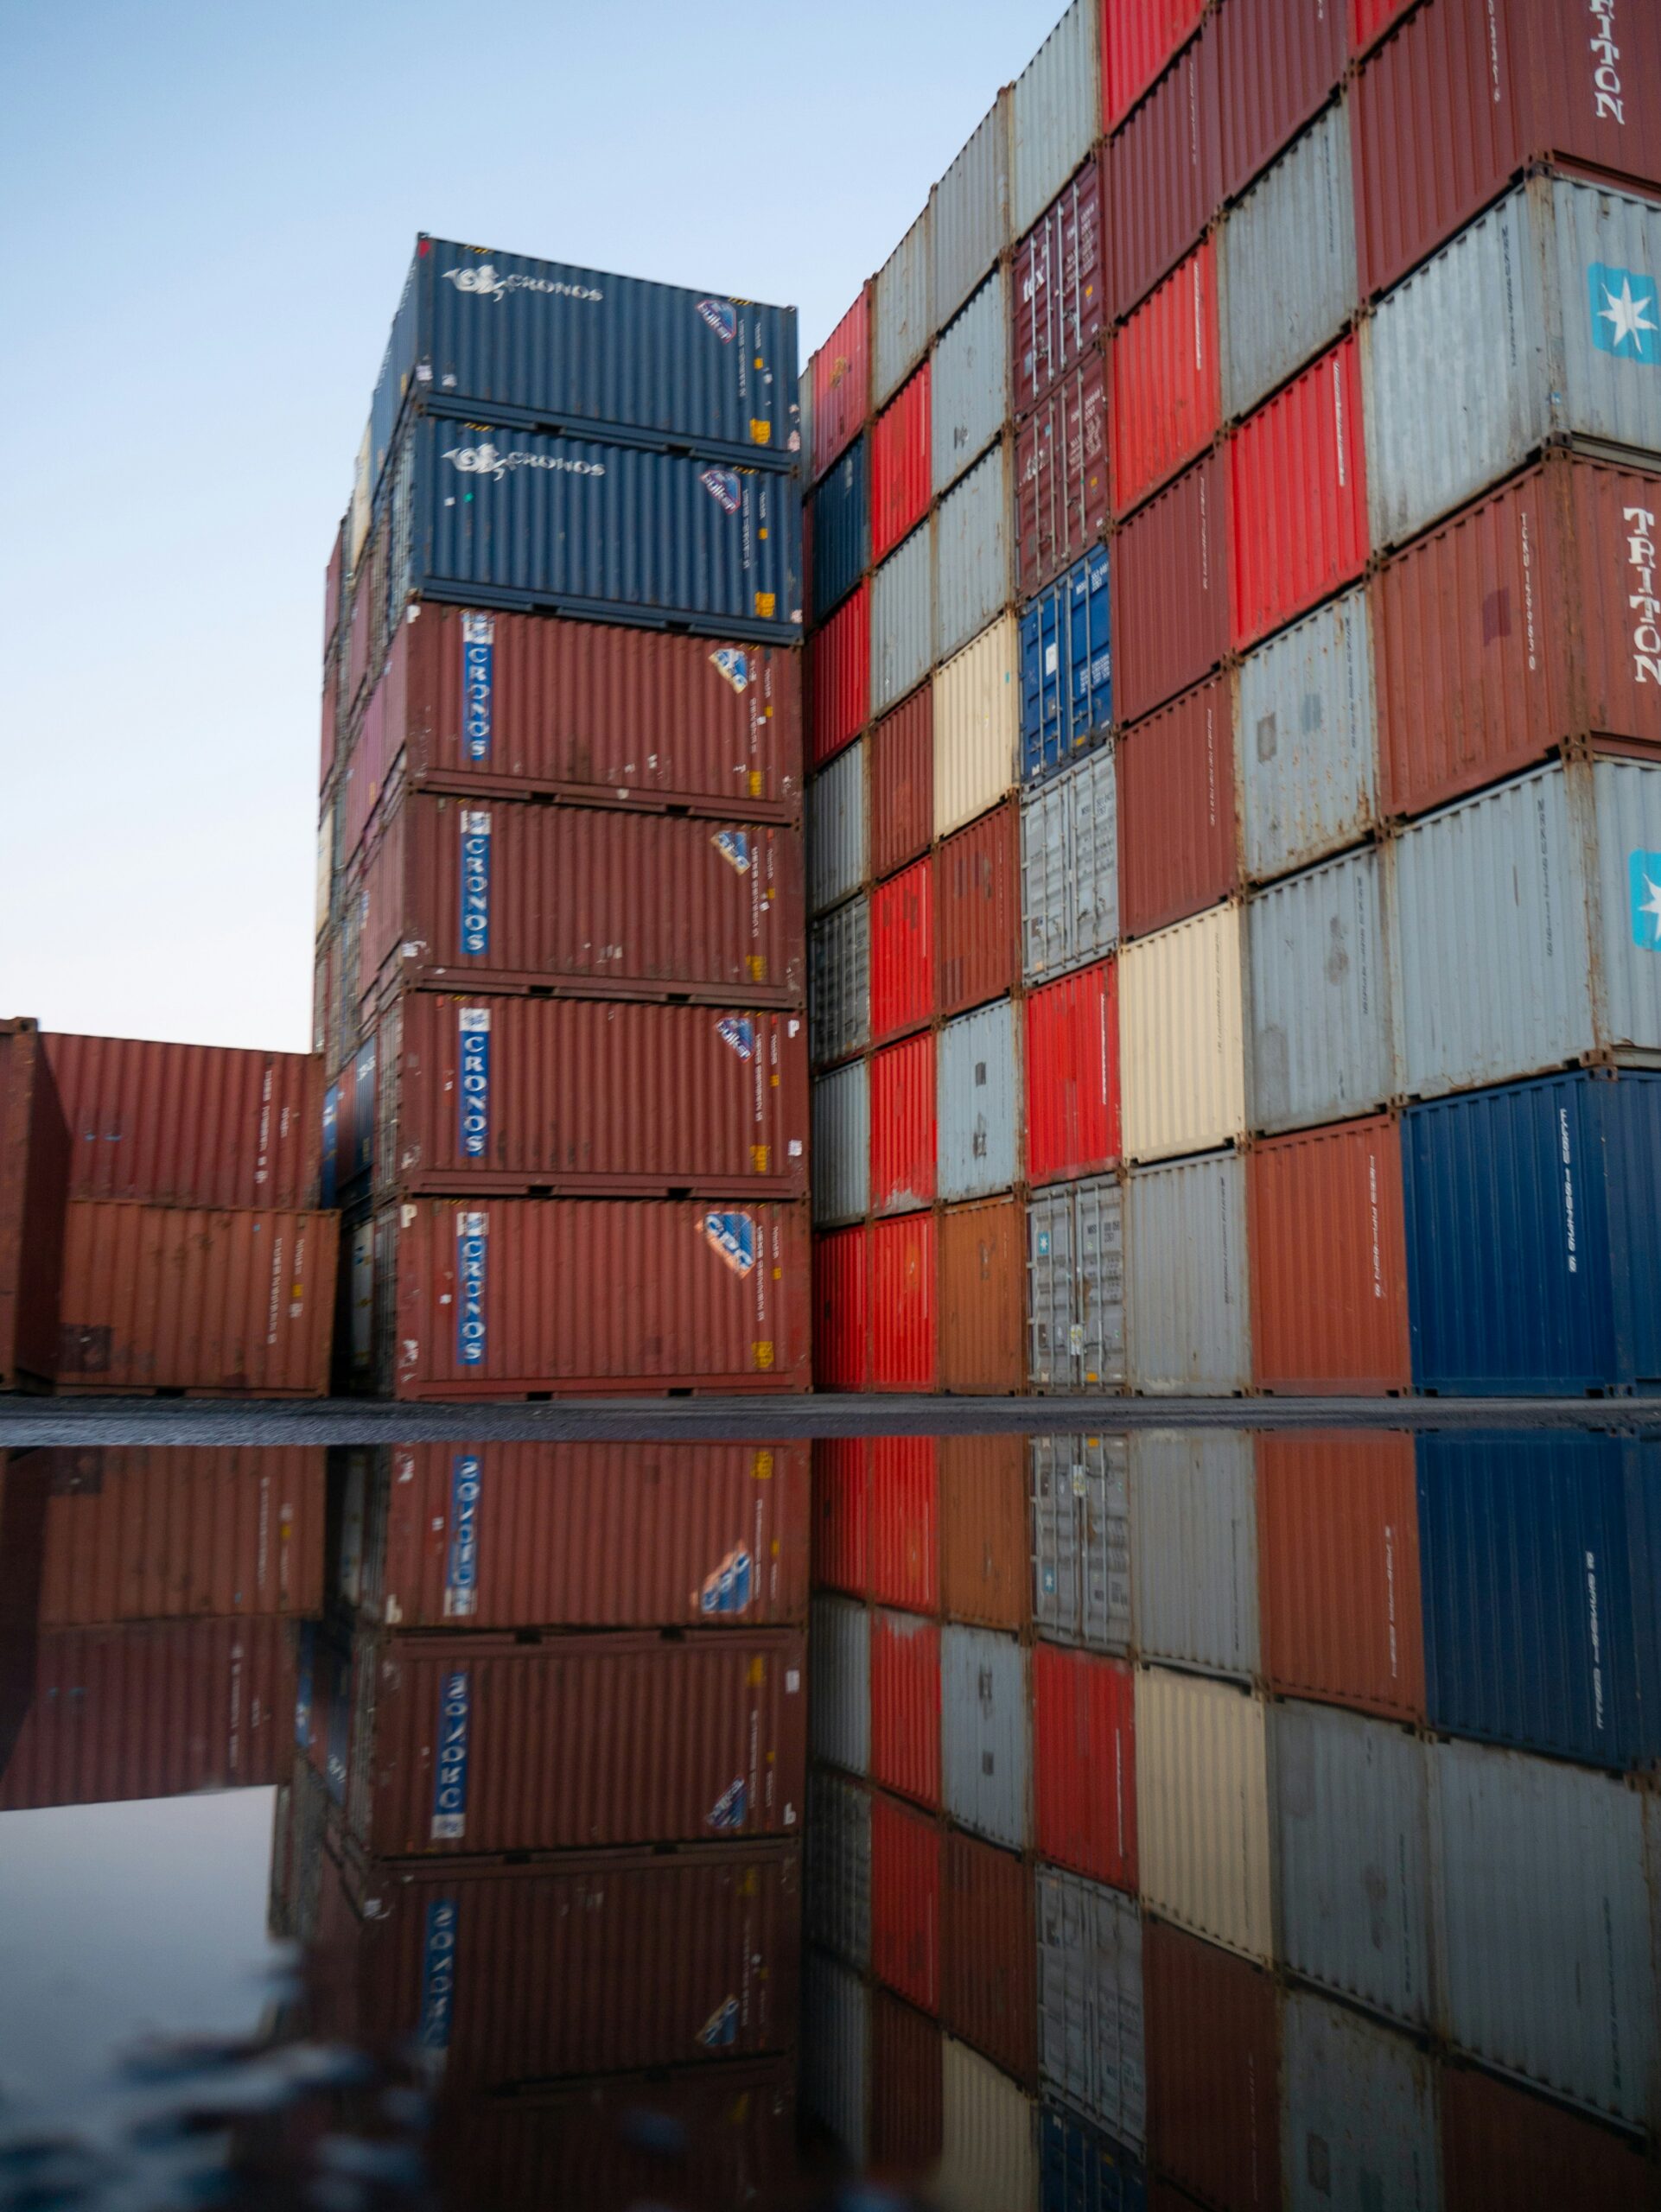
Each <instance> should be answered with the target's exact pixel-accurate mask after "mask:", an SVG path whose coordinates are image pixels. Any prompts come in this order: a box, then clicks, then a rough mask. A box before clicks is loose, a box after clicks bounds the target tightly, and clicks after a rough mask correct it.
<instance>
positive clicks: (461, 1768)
mask: <svg viewBox="0 0 1661 2212" xmlns="http://www.w3.org/2000/svg"><path fill="white" fill-rule="evenodd" d="M472 1719H473V1714H472V1700H471V1698H470V1696H469V1694H468V1672H467V1669H466V1668H465V1667H454V1668H452V1669H450V1671H449V1674H447V1675H445V1677H444V1681H443V1687H442V1688H441V1690H440V1691H439V1694H438V1749H437V1752H436V1757H435V1758H434V1762H433V1818H432V1830H431V1834H432V1840H433V1841H434V1842H435V1843H459V1842H460V1841H461V1839H462V1837H463V1836H465V1835H466V1834H467V1832H468V1735H469V1733H470V1732H471V1728H472Z"/></svg>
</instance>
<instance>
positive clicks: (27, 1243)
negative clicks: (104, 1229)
mask: <svg viewBox="0 0 1661 2212" xmlns="http://www.w3.org/2000/svg"><path fill="white" fill-rule="evenodd" d="M69 1153H70V1142H69V1132H68V1128H67V1125H66V1122H65V1120H64V1114H63V1108H62V1105H61V1103H60V1100H59V1096H58V1086H57V1084H56V1082H55V1080H54V1076H53V1071H52V1066H51V1063H50V1060H49V1058H48V1052H47V1046H46V1040H45V1039H44V1038H43V1037H42V1036H41V1032H40V1027H39V1025H38V1024H37V1023H35V1022H34V1021H31V1020H28V1019H27V1018H26V1017H25V1018H22V1019H19V1020H7V1021H0V1390H16V1389H46V1388H47V1387H48V1385H49V1384H50V1383H51V1380H52V1376H53V1375H54V1371H55V1370H56V1367H57V1363H58V1314H59V1301H60V1292H61V1288H62V1281H63V1237H64V1205H65V1199H66V1197H67V1191H68V1184H69Z"/></svg>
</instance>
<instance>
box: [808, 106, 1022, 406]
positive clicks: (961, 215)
mask: <svg viewBox="0 0 1661 2212" xmlns="http://www.w3.org/2000/svg"><path fill="white" fill-rule="evenodd" d="M1012 104H1013V103H1012V100H1011V96H1010V93H1009V88H1008V86H1006V87H1005V88H1004V90H1003V91H1002V92H1000V93H999V94H998V96H997V98H996V100H994V101H993V103H992V105H991V108H990V111H988V112H987V113H986V114H985V115H983V117H982V118H981V120H980V122H979V123H978V124H977V125H976V127H975V129H974V130H973V131H972V132H971V135H970V137H969V141H968V143H967V144H966V145H964V148H963V149H962V150H961V151H960V152H959V153H958V156H957V158H956V160H955V161H954V162H952V164H951V168H949V169H947V171H946V173H945V175H944V176H943V177H942V178H941V179H940V181H939V183H938V184H937V185H936V186H935V188H934V189H933V191H932V193H931V194H930V195H929V213H930V217H931V222H930V229H931V231H932V233H933V237H932V253H933V269H934V320H935V323H936V326H937V327H940V328H944V327H945V325H946V324H947V323H948V322H950V321H951V318H952V316H953V315H956V314H957V312H958V308H960V307H961V306H962V305H963V303H964V301H965V300H966V299H967V298H968V297H969V296H970V294H971V292H972V291H973V290H974V289H975V288H976V286H977V284H978V283H980V281H981V278H982V277H984V276H985V274H986V272H987V270H989V269H990V268H992V267H993V266H994V264H996V261H997V258H998V256H999V255H1000V254H1001V253H1002V251H1003V249H1004V247H1005V246H1006V245H1009V111H1010V107H1011V105H1012ZM805 381H806V380H804V382H805Z"/></svg>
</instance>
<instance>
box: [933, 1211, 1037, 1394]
mask: <svg viewBox="0 0 1661 2212" xmlns="http://www.w3.org/2000/svg"><path fill="white" fill-rule="evenodd" d="M1026 1317H1027V1210H1026V1208H1025V1206H1024V1205H1022V1204H1021V1201H1020V1200H1019V1199H1018V1198H988V1199H986V1200H984V1201H983V1203H982V1204H980V1205H969V1206H954V1207H953V1208H952V1209H951V1211H950V1212H947V1213H943V1214H942V1215H941V1216H940V1388H941V1389H943V1390H952V1391H958V1392H962V1393H963V1394H964V1395H973V1396H983V1397H984V1396H1002V1395H1009V1394H1014V1393H1018V1392H1019V1391H1020V1390H1021V1388H1022V1387H1023V1385H1024V1383H1025V1382H1026V1377H1027V1318H1026Z"/></svg>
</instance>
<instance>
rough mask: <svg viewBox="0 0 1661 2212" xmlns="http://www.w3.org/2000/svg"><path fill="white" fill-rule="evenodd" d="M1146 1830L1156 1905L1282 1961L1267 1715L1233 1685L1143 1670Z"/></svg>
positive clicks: (1213, 1935)
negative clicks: (1276, 1923) (1275, 1891)
mask: <svg viewBox="0 0 1661 2212" xmlns="http://www.w3.org/2000/svg"><path fill="white" fill-rule="evenodd" d="M1136 1823H1137V1837H1138V1849H1139V1863H1140V1867H1141V1875H1142V1903H1143V1904H1144V1905H1145V1906H1150V1907H1151V1908H1152V1909H1153V1910H1154V1911H1155V1912H1157V1913H1160V1914H1162V1915H1163V1916H1165V1917H1166V1918H1168V1919H1170V1920H1174V1921H1175V1922H1176V1923H1178V1924H1179V1926H1181V1927H1184V1928H1188V1929H1193V1932H1194V1934H1196V1935H1198V1936H1206V1937H1207V1938H1208V1939H1209V1940H1210V1941H1211V1942H1213V1943H1221V1944H1222V1945H1224V1946H1225V1948H1227V1949H1229V1950H1231V1951H1240V1952H1244V1954H1245V1955H1246V1956H1247V1957H1248V1958H1256V1959H1262V1960H1263V1961H1270V1960H1272V1959H1273V1957H1274V1955H1275V1945H1274V1896H1273V1884H1272V1867H1271V1859H1270V1836H1269V1771H1268V1745H1267V1739H1266V1713H1265V1708H1264V1707H1263V1701H1262V1700H1261V1699H1259V1698H1257V1697H1254V1696H1252V1695H1251V1694H1250V1693H1249V1692H1247V1691H1244V1690H1239V1689H1236V1688H1233V1687H1232V1686H1231V1684H1228V1683H1225V1682H1212V1681H1206V1680H1205V1678H1204V1677H1203V1676H1201V1675H1180V1674H1175V1673H1173V1672H1172V1671H1171V1670H1170V1669H1168V1668H1164V1667H1142V1668H1138V1669H1137V1670H1136Z"/></svg>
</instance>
